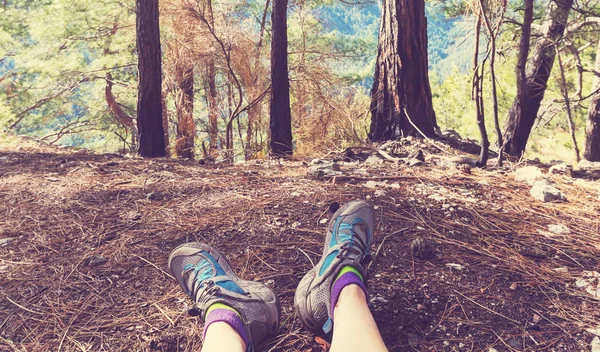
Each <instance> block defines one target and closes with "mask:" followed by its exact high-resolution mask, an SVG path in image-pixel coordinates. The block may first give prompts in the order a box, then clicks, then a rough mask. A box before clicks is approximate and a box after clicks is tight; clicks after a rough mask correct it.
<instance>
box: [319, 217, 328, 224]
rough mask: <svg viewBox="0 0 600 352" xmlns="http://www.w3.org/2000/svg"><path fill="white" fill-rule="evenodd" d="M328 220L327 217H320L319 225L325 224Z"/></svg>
mask: <svg viewBox="0 0 600 352" xmlns="http://www.w3.org/2000/svg"><path fill="white" fill-rule="evenodd" d="M328 221H329V219H327V218H323V219H321V221H319V225H325V224H327V222H328Z"/></svg>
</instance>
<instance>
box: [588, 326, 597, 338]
mask: <svg viewBox="0 0 600 352" xmlns="http://www.w3.org/2000/svg"><path fill="white" fill-rule="evenodd" d="M585 331H587V332H589V333H590V334H593V335H596V336H600V326H598V327H597V328H595V329H591V328H587V329H585Z"/></svg>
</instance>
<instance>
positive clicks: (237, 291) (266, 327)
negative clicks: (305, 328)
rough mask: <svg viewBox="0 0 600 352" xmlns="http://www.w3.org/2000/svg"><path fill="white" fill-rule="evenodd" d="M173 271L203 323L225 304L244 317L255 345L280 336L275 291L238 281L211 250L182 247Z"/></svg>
mask: <svg viewBox="0 0 600 352" xmlns="http://www.w3.org/2000/svg"><path fill="white" fill-rule="evenodd" d="M169 270H170V271H171V273H172V274H173V276H175V278H176V279H177V281H178V282H179V284H180V285H181V287H182V288H183V290H184V291H185V292H186V293H187V294H188V295H189V296H190V297H191V298H192V300H194V302H195V304H194V306H193V307H192V309H190V314H194V315H199V316H200V318H201V320H202V321H204V320H205V319H206V311H207V309H208V308H209V307H210V306H211V305H213V304H214V303H224V304H226V305H228V306H230V307H232V308H234V309H235V310H236V311H237V312H238V313H239V314H240V316H241V318H242V321H243V322H244V324H245V327H246V329H247V332H248V333H249V336H250V337H251V340H252V341H253V342H254V343H258V342H259V341H260V340H262V339H263V338H264V337H265V336H267V335H269V334H274V333H276V332H277V329H278V327H279V314H280V309H279V301H278V299H277V297H276V296H275V294H274V293H273V291H271V289H269V288H268V287H267V286H265V285H263V284H261V283H259V282H254V281H245V280H241V279H240V278H238V277H237V276H236V275H235V273H234V272H233V270H232V269H231V267H230V266H229V263H227V261H226V260H225V258H224V257H223V256H222V255H221V254H220V253H219V252H217V251H216V250H215V249H213V248H211V247H210V246H208V245H204V244H200V243H197V242H192V243H187V244H184V245H182V246H179V247H178V248H176V249H175V250H174V251H173V253H171V255H170V256H169ZM249 347H250V346H249Z"/></svg>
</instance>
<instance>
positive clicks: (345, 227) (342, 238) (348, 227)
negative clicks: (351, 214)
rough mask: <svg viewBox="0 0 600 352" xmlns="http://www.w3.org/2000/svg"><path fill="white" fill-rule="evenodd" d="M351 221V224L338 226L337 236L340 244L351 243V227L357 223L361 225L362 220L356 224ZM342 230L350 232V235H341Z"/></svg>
mask: <svg viewBox="0 0 600 352" xmlns="http://www.w3.org/2000/svg"><path fill="white" fill-rule="evenodd" d="M356 220H360V219H356ZM356 220H355V221H353V222H352V224H348V223H343V224H340V228H339V236H340V241H341V242H347V241H348V242H351V241H352V236H353V234H352V227H353V226H354V225H356V224H357V223H362V220H360V222H356ZM342 230H346V231H350V233H343V232H342Z"/></svg>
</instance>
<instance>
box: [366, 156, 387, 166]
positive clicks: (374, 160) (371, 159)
mask: <svg viewBox="0 0 600 352" xmlns="http://www.w3.org/2000/svg"><path fill="white" fill-rule="evenodd" d="M365 164H369V165H378V164H383V159H381V158H380V157H378V156H377V155H371V156H369V157H368V158H367V160H365Z"/></svg>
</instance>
